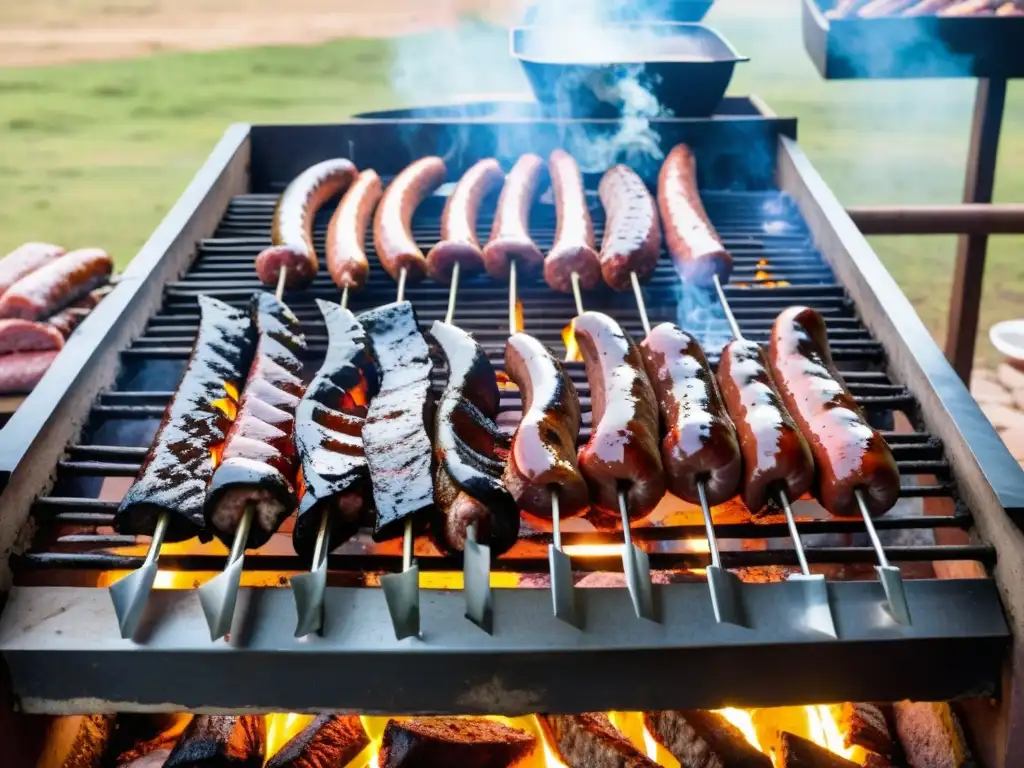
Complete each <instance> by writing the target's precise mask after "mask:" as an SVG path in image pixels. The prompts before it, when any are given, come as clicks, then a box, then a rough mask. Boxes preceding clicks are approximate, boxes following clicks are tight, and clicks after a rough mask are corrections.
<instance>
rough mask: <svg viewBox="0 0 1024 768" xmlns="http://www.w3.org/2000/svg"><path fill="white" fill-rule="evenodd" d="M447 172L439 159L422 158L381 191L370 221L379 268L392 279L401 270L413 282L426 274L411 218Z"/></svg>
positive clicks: (396, 277) (423, 259) (424, 259)
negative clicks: (379, 199)
mask: <svg viewBox="0 0 1024 768" xmlns="http://www.w3.org/2000/svg"><path fill="white" fill-rule="evenodd" d="M447 173H448V170H447V168H445V165H444V160H442V159H441V158H440V157H424V158H422V159H420V160H417V161H416V162H414V163H412V164H410V165H409V166H407V167H406V168H405V170H403V171H402V172H401V173H400V174H398V175H397V176H396V177H395V178H394V180H393V181H392V182H391V184H390V185H388V188H387V189H386V190H385V191H384V196H383V197H382V198H381V201H380V205H378V206H377V215H376V217H375V218H374V221H373V244H374V247H376V249H377V256H378V257H379V258H380V263H381V265H382V266H383V267H384V269H385V270H386V271H387V273H388V274H389V275H391V277H393V278H394V279H395V280H398V276H399V274H401V272H402V269H403V268H404V269H405V271H406V279H408V280H410V281H413V282H415V281H417V280H422V279H423V278H424V277H425V276H426V274H427V260H426V258H424V256H423V251H421V250H420V248H419V246H418V245H416V240H415V239H414V238H413V236H412V216H413V214H414V213H415V212H416V209H417V208H418V207H419V205H420V203H422V202H423V201H424V200H425V199H426V198H427V197H428V196H429V195H430V194H431V193H433V191H434V190H435V189H437V188H438V187H439V186H441V184H443V183H444V177H445V175H446V174H447Z"/></svg>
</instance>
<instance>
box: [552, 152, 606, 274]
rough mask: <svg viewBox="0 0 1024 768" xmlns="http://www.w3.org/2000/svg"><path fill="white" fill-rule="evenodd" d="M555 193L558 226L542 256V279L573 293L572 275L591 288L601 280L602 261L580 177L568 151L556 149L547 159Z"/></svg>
mask: <svg viewBox="0 0 1024 768" xmlns="http://www.w3.org/2000/svg"><path fill="white" fill-rule="evenodd" d="M548 165H549V166H550V168H551V189H552V191H553V192H554V193H555V211H556V214H557V216H558V226H557V227H556V229H555V243H554V245H552V246H551V250H550V251H548V255H547V256H546V257H545V258H544V279H545V280H546V281H547V283H548V285H550V286H551V287H552V288H554V289H555V290H556V291H561V292H563V293H572V275H573V273H574V272H575V273H576V274H577V275H579V278H580V287H581V288H583V289H584V290H588V291H589V290H590V289H592V288H594V287H596V286H597V284H598V283H599V282H601V260H600V259H599V258H598V256H597V252H596V251H595V250H594V225H593V223H592V222H591V220H590V211H589V210H587V198H586V194H585V192H584V190H583V176H582V174H581V173H580V168H579V166H578V165H576V161H575V160H574V159H573V157H572V155H570V154H569V153H568V152H566V151H564V150H561V149H556V150H555V151H554V152H552V153H551V158H550V160H549V161H548Z"/></svg>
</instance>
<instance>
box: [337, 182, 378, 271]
mask: <svg viewBox="0 0 1024 768" xmlns="http://www.w3.org/2000/svg"><path fill="white" fill-rule="evenodd" d="M380 196H381V185H380V176H378V175H377V172H376V171H372V170H371V171H363V172H362V173H360V174H359V176H358V177H356V180H355V181H354V182H353V183H352V186H351V187H349V188H348V191H347V192H346V193H345V196H344V197H343V198H341V202H340V203H339V204H338V209H337V210H336V211H335V212H334V215H333V216H331V223H330V224H328V225H327V271H328V272H330V273H331V279H332V280H333V281H334V284H335V285H336V286H338V287H339V288H354V289H356V290H359V289H361V288H362V287H363V286H364V285H366V279H367V278H368V277H369V276H370V262H368V261H367V260H366V251H365V250H364V248H363V245H364V243H365V242H366V229H367V227H369V226H370V218H371V217H372V216H373V210H374V208H376V207H377V203H378V202H379V201H380Z"/></svg>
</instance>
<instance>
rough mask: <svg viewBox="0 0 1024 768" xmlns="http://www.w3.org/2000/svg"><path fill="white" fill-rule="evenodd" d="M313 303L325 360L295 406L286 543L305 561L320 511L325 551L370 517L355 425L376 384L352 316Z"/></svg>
mask: <svg viewBox="0 0 1024 768" xmlns="http://www.w3.org/2000/svg"><path fill="white" fill-rule="evenodd" d="M316 303H317V305H318V306H319V307H320V311H321V312H322V313H323V316H324V322H325V323H326V325H327V358H326V359H325V360H324V364H323V365H322V366H320V370H319V371H317V374H316V376H314V377H313V380H312V381H311V382H310V384H309V387H307V388H306V393H305V394H304V395H303V396H302V402H300V403H299V407H298V408H297V409H296V410H295V445H296V447H297V448H298V451H299V458H300V459H301V461H302V482H301V484H300V489H299V515H298V518H297V519H296V521H295V528H294V530H293V531H292V546H294V547H295V551H296V552H297V553H298V554H299V555H301V556H302V557H304V558H307V559H312V557H313V549H314V547H315V544H316V538H317V535H318V533H319V529H320V519H321V517H322V515H325V514H326V515H330V518H329V519H330V521H331V527H330V531H331V537H330V541H329V542H328V547H329V549H328V551H331V550H333V549H335V548H337V547H338V546H340V545H341V544H343V543H344V542H346V541H348V539H349V538H351V537H352V536H353V535H355V533H356V532H357V531H358V530H359V525H360V523H362V522H364V521H367V522H370V521H372V510H373V497H372V494H371V491H370V470H369V467H368V466H367V463H366V452H365V451H364V450H363V424H364V423H365V422H366V411H367V405H368V403H369V402H370V399H371V398H373V396H374V395H376V394H377V390H378V389H379V387H380V380H379V377H378V375H377V369H376V366H375V365H374V363H373V359H372V357H371V355H370V345H369V340H368V339H367V337H366V332H365V331H364V330H363V326H362V325H360V324H359V321H358V320H356V318H355V315H353V314H352V313H351V312H349V311H348V310H347V309H343V308H342V307H339V306H338V305H337V304H332V303H330V302H328V301H321V300H320V299H317V302H316ZM368 518H369V520H367V519H368Z"/></svg>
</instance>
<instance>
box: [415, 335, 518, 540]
mask: <svg viewBox="0 0 1024 768" xmlns="http://www.w3.org/2000/svg"><path fill="white" fill-rule="evenodd" d="M430 335H431V336H433V337H434V340H435V341H436V342H437V343H438V345H439V346H440V348H441V352H442V353H443V354H444V358H445V360H446V361H447V363H448V383H447V385H446V386H445V389H444V393H443V394H442V395H441V400H440V402H439V403H438V407H437V417H436V419H435V425H436V426H435V430H434V434H435V437H434V453H435V455H436V457H437V471H436V472H435V475H434V502H435V504H436V506H437V512H438V514H437V515H436V516H435V523H434V538H435V539H436V540H437V542H438V545H439V546H441V547H443V548H445V549H448V550H450V551H454V552H461V551H463V550H464V549H465V544H466V535H467V531H468V529H469V526H470V525H471V524H472V525H475V526H476V536H477V541H479V542H482V543H488V544H490V546H491V547H492V548H493V549H494V551H495V554H498V555H500V554H502V553H504V552H507V551H508V550H509V549H510V548H511V547H512V545H513V544H515V543H516V539H517V538H518V537H519V510H518V508H517V507H516V503H515V501H514V500H513V499H512V497H511V496H510V495H509V492H508V491H507V490H505V486H504V485H503V484H502V482H501V476H502V472H503V471H504V469H505V458H506V456H507V455H508V441H507V439H506V438H505V437H504V435H502V434H501V432H500V431H499V430H498V426H497V424H495V423H494V419H495V417H496V416H497V415H498V379H497V377H496V376H495V374H494V367H493V366H492V365H491V361H490V360H488V359H487V355H486V354H484V351H483V349H482V348H481V347H480V345H479V344H478V343H477V342H476V341H474V340H473V338H472V337H471V336H470V335H469V334H468V333H466V332H465V331H463V330H462V329H461V328H457V327H455V326H454V325H449V324H448V323H442V322H440V321H438V322H435V323H434V325H433V327H432V328H431V329H430Z"/></svg>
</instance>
